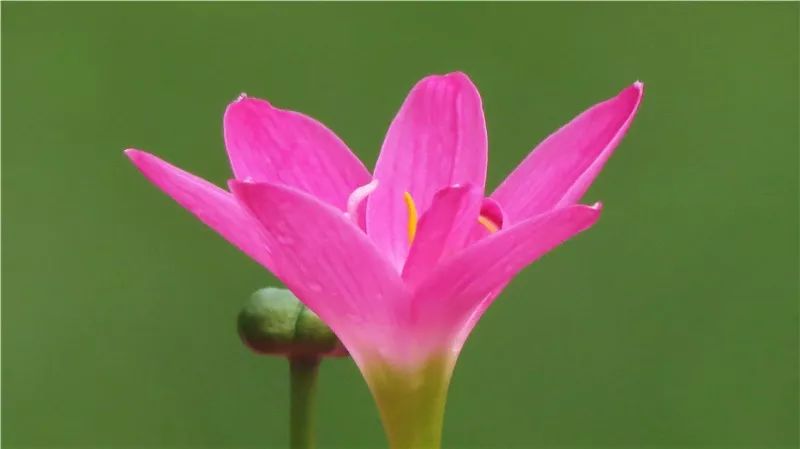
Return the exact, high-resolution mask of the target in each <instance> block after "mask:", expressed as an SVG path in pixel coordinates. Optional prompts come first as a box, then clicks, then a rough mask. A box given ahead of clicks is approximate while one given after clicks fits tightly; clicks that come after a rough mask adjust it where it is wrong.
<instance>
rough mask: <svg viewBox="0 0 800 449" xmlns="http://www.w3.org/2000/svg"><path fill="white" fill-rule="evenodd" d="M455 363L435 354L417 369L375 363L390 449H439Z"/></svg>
mask: <svg viewBox="0 0 800 449" xmlns="http://www.w3.org/2000/svg"><path fill="white" fill-rule="evenodd" d="M452 368H453V365H452V363H450V360H449V359H448V358H447V357H434V358H432V359H431V360H429V361H428V362H427V363H425V364H423V365H421V366H420V367H417V368H416V369H398V368H396V367H392V366H390V365H385V364H376V365H373V366H371V367H370V369H369V370H368V374H367V378H368V382H369V384H370V389H371V390H372V394H373V396H374V397H375V400H376V402H377V404H378V408H379V409H380V412H381V420H382V421H383V426H384V429H385V430H386V436H387V438H388V440H389V447H390V448H391V449H439V448H440V447H441V444H442V427H443V424H444V408H445V403H446V402H447V389H448V386H449V384H450V375H451V374H452Z"/></svg>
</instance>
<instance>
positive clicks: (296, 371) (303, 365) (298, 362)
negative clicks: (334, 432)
mask: <svg viewBox="0 0 800 449" xmlns="http://www.w3.org/2000/svg"><path fill="white" fill-rule="evenodd" d="M320 362H321V359H320V358H319V357H290V358H289V377H290V383H291V402H290V418H289V447H290V448H291V449H313V448H314V404H315V399H316V393H317V375H318V373H319V364H320Z"/></svg>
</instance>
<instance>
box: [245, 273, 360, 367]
mask: <svg viewBox="0 0 800 449" xmlns="http://www.w3.org/2000/svg"><path fill="white" fill-rule="evenodd" d="M238 325H239V335H240V336H241V338H242V341H243V342H244V343H245V344H246V345H247V346H248V347H250V348H251V349H252V350H254V351H255V352H257V353H259V354H271V355H282V356H286V357H313V358H319V357H344V356H347V350H345V349H344V346H342V343H341V342H340V341H339V339H338V338H337V337H336V334H334V333H333V331H331V329H330V328H329V327H328V326H327V325H326V324H325V323H324V322H323V321H322V320H321V319H320V318H319V317H318V316H317V314H315V313H314V312H312V311H311V309H309V308H308V307H306V306H305V305H303V303H301V302H300V300H298V299H297V297H296V296H295V295H294V294H293V293H292V292H290V291H289V290H286V289H282V288H272V287H267V288H262V289H261V290H258V291H256V292H255V293H253V294H252V295H251V296H250V300H249V301H248V302H247V304H245V306H244V307H243V308H242V311H241V312H239V320H238Z"/></svg>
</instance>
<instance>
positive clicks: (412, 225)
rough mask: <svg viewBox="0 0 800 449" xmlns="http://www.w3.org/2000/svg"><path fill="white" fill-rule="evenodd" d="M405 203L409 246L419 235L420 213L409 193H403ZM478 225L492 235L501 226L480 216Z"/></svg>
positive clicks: (489, 218) (484, 216)
mask: <svg viewBox="0 0 800 449" xmlns="http://www.w3.org/2000/svg"><path fill="white" fill-rule="evenodd" d="M403 201H404V202H405V203H406V211H407V212H408V224H407V233H408V244H409V245H411V244H412V243H413V242H414V236H416V235H417V223H418V222H419V212H417V205H416V204H415V203H414V198H413V197H412V196H411V194H410V193H408V192H403ZM478 223H480V224H481V225H482V226H483V227H484V228H486V229H487V230H488V231H489V233H490V234H494V233H495V232H497V231H499V230H500V226H499V225H498V224H497V223H496V222H495V220H493V219H492V218H491V217H489V216H487V215H484V214H480V215H479V216H478Z"/></svg>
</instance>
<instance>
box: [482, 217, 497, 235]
mask: <svg viewBox="0 0 800 449" xmlns="http://www.w3.org/2000/svg"><path fill="white" fill-rule="evenodd" d="M478 223H480V224H482V225H483V227H484V228H486V229H488V230H489V233H490V234H494V233H495V232H497V231H498V230H499V229H500V228H498V227H497V225H496V224H495V222H493V221H492V219H491V218H488V217H486V216H483V215H479V216H478Z"/></svg>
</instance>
